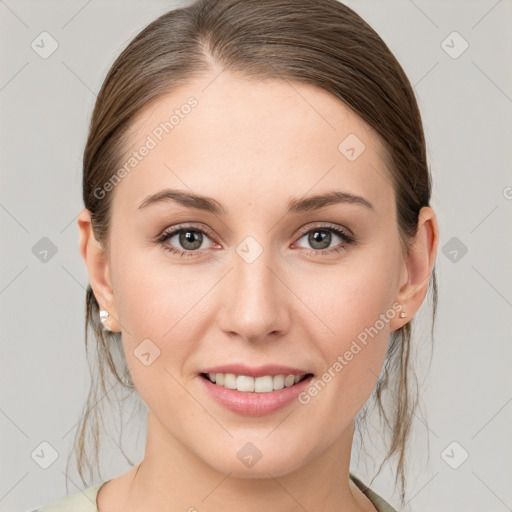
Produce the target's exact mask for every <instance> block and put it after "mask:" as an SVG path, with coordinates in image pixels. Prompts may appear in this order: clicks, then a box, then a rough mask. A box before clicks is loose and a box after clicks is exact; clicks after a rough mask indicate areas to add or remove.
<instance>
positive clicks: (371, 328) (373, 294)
mask: <svg viewBox="0 0 512 512" xmlns="http://www.w3.org/2000/svg"><path fill="white" fill-rule="evenodd" d="M368 268H369V270H365V271H360V272H358V271H355V270H354V268H353V267H352V268H350V267H349V266H347V267H346V269H345V268H344V269H342V270H340V271H337V272H331V273H329V274H327V273H325V274H318V275H316V276H315V279H308V280H307V282H304V283H303V284H302V286H301V287H300V288H299V293H300V295H299V296H300V297H301V298H302V299H303V301H304V303H305V304H307V305H308V307H309V308H310V309H311V311H313V312H314V313H315V315H314V316H311V314H309V317H310V318H311V320H310V321H309V327H308V329H309V333H308V334H309V337H310V339H311V340H313V343H314V345H315V347H316V349H317V350H319V351H320V353H321V359H322V363H323V364H324V365H325V367H324V369H323V371H322V374H321V375H319V376H317V377H318V378H319V379H320V380H321V381H322V383H319V384H318V385H317V386H315V388H316V390H315V389H312V388H310V391H311V394H310V398H311V401H313V400H317V399H316V398H314V396H316V395H317V394H318V396H320V395H322V396H323V398H320V401H323V402H324V403H326V404H330V405H331V406H332V409H331V411H334V410H337V411H338V412H339V414H341V415H343V416H345V415H347V414H348V415H349V416H350V415H352V414H353V415H354V416H355V415H356V414H357V412H358V411H359V409H360V408H361V407H362V406H363V405H364V403H365V402H366V400H367V399H368V398H369V396H370V395H371V392H372V390H373V388H374V386H375V384H376V382H377V379H378V375H379V374H380V372H381V369H382V365H383V363H384V360H385V356H386V351H387V347H388V341H389V335H390V331H391V328H390V323H391V321H392V319H393V318H394V317H395V316H396V315H397V314H398V313H397V312H396V310H395V309H394V308H393V307H392V304H393V298H394V290H393V287H392V286H390V278H391V277H392V276H390V269H389V268H388V269H387V271H384V269H382V268H379V267H376V266H373V267H368ZM313 285H314V287H313ZM319 290H321V292H320V291H319ZM303 324H304V322H303ZM308 394H309V393H308ZM304 400H305V402H306V401H307V400H308V397H305V398H304ZM335 423H336V422H335Z"/></svg>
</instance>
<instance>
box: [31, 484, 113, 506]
mask: <svg viewBox="0 0 512 512" xmlns="http://www.w3.org/2000/svg"><path fill="white" fill-rule="evenodd" d="M106 483H107V482H102V483H100V484H97V485H93V486H92V487H89V488H87V489H84V490H82V491H78V492H75V493H73V494H70V495H69V496H67V497H66V498H64V499H62V500H60V501H57V502H55V503H51V504H49V505H45V506H44V507H41V508H38V509H36V510H33V511H32V512H98V507H97V506H96V496H97V495H98V491H99V490H100V488H101V487H102V486H103V485H104V484H106Z"/></svg>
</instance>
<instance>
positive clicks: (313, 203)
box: [138, 189, 375, 216]
mask: <svg viewBox="0 0 512 512" xmlns="http://www.w3.org/2000/svg"><path fill="white" fill-rule="evenodd" d="M164 201H175V202H176V203H179V204H181V205H183V206H186V207H188V208H195V209H198V210H203V211H206V212H210V213H213V214H215V215H220V216H222V215H226V214H227V213H228V210H227V209H226V207H225V206H223V205H222V204H221V203H219V202H218V201H217V200H216V199H213V198H212V197H208V196H202V195H199V194H193V193H191V192H186V191H184V190H176V189H164V190H161V191H160V192H157V193H155V194H152V195H150V196H148V197H146V198H145V199H144V200H143V201H142V203H141V204H140V205H139V207H138V210H142V209H143V208H146V207H147V206H149V205H151V204H156V203H161V202H164ZM339 203H350V204H359V205H362V206H365V207H366V208H369V209H371V210H375V208H374V207H373V205H372V203H370V202H369V201H368V200H367V199H365V198H364V197H361V196H358V195H355V194H350V193H348V192H341V191H332V192H327V193H325V194H317V195H314V196H309V197H305V198H296V199H292V200H291V201H290V202H289V203H288V207H287V210H286V214H289V213H299V212H306V211H311V210H318V209H320V208H323V207H325V206H329V205H332V204H339Z"/></svg>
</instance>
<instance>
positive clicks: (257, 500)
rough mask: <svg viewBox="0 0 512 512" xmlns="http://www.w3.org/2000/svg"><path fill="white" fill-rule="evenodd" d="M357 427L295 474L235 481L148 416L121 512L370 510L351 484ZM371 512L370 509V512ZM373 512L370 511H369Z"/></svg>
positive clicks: (294, 472)
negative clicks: (142, 447) (139, 457)
mask: <svg viewBox="0 0 512 512" xmlns="http://www.w3.org/2000/svg"><path fill="white" fill-rule="evenodd" d="M353 433H354V424H353V423H351V424H350V425H349V427H348V428H347V429H346V430H345V431H344V432H343V433H342V435H341V436H340V437H339V438H338V439H336V440H335V441H334V442H333V443H332V444H331V445H330V446H329V448H328V449H327V450H325V451H324V452H323V453H321V454H319V455H317V456H316V457H312V456H311V458H309V457H308V455H307V454H305V457H306V459H305V460H302V461H301V465H300V466H298V467H297V468H296V469H294V470H292V471H289V472H287V471H285V470H283V471H282V473H284V474H278V473H277V471H275V472H274V473H272V472H271V471H265V475H267V476H264V475H260V476H259V477H258V478H251V477H236V476H233V475H232V474H231V473H232V472H230V473H228V474H225V473H222V472H220V471H217V470H216V469H214V468H213V467H212V466H211V465H208V464H207V463H205V461H204V460H203V459H201V458H200V457H198V456H197V455H196V454H194V453H192V452H191V451H190V450H189V449H188V448H187V447H186V446H184V445H183V444H181V443H180V442H179V441H177V440H176V439H175V438H174V437H173V436H172V435H171V434H170V433H169V432H168V431H166V430H165V429H164V428H163V426H162V425H161V424H160V422H159V421H158V420H157V418H156V417H155V416H154V415H153V414H152V413H151V412H149V413H148V435H147V440H146V452H145V456H144V459H143V461H142V463H141V464H140V465H139V467H138V468H137V471H136V472H134V475H135V476H134V478H133V480H132V482H131V485H130V487H129V492H128V495H127V499H126V503H125V505H124V507H123V510H125V511H130V510H142V509H143V510H145V511H146V512H151V511H157V510H163V509H165V510H167V511H169V512H175V511H176V512H177V511H184V510H186V511H190V512H195V511H201V510H208V511H210V512H217V511H218V512H220V511H222V512H235V511H237V512H238V511H239V510H240V508H241V506H240V504H241V503H243V507H242V508H243V509H244V510H246V511H248V512H260V511H261V510H265V511H266V512H274V511H275V512H278V511H279V512H283V511H285V512H286V511H290V512H291V511H296V510H299V509H300V510H308V511H311V512H313V511H322V512H339V511H341V510H343V511H345V512H355V511H361V510H363V507H364V506H365V505H367V503H365V502H364V501H363V500H364V498H363V497H362V494H361V493H359V496H356V495H355V492H354V491H356V492H357V488H356V487H355V486H354V485H353V484H351V483H349V465H350V453H351V447H352V439H353ZM367 509H368V508H367ZM370 510H372V509H370Z"/></svg>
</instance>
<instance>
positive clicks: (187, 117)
mask: <svg viewBox="0 0 512 512" xmlns="http://www.w3.org/2000/svg"><path fill="white" fill-rule="evenodd" d="M129 140H130V144H129V150H128V152H127V155H126V156H125V159H124V161H123V162H122V163H121V165H120V167H121V166H124V167H125V169H126V170H127V171H128V172H126V173H124V174H125V177H123V179H122V180H121V183H120V184H119V185H117V187H116V190H115V194H116V196H117V195H119V196H122V197H123V199H122V201H123V203H126V204H129V205H132V208H133V209H135V208H136V207H137V206H138V204H139V203H140V201H141V200H142V199H143V198H144V197H146V196H147V195H149V194H151V193H154V192H156V191H158V190H159V189H161V188H164V187H170V188H180V189H184V190H185V189H191V190H193V191H194V192H197V193H201V194H204V195H209V196H212V197H224V196H225V195H226V194H227V193H228V194H231V198H233V197H235V196H236V197H239V198H240V201H241V202H243V201H245V200H247V199H248V198H250V197H254V196H255V193H256V192H261V193H266V194H267V197H268V198H269V199H271V198H272V199H275V200H277V201H280V200H281V199H284V201H286V200H287V199H288V198H289V197H292V196H293V197H297V196H302V195H305V194H306V193H308V192H309V191H312V192H316V193H320V192H324V191H326V190H331V189H333V188H335V189H339V190H343V191H347V192H351V193H354V194H357V195H363V196H365V197H367V198H369V199H370V200H371V201H372V203H374V204H375V206H376V208H388V207H389V203H390V201H392V200H393V190H392V188H391V186H390V185H391V183H390V179H389V177H388V170H387V168H386V165H385V162H386V160H385V150H384V146H383V144H382V141H381V140H380V138H379V136H378V135H377V134H376V133H375V131H374V130H373V129H372V128H371V127H370V126H369V125H367V124H366V123H365V122H364V121H363V120H362V119H361V118H360V117H359V116H358V115H356V114H355V113H354V112H353V111H352V110H350V109H349V108H347V107H346V106H345V105H344V104H343V103H342V102H341V101H340V100H339V99H337V98H336V97H334V96H333V95H332V94H330V93H328V92H327V91H324V90H322V89H320V88H318V87H314V86H311V85H309V84H303V83H297V82H293V83H292V82H288V81H284V80H262V81H256V80H254V79H251V80H249V79H242V78H239V77H236V76H233V75H231V74H230V73H228V72H226V71H223V72H221V73H220V75H217V76H215V75H209V76H206V77H203V78H197V79H195V80H194V81H192V82H190V83H189V84H187V85H182V86H180V87H179V88H177V89H175V90H174V91H172V92H171V93H169V94H167V95H166V96H164V97H162V98H160V99H159V100H157V101H156V102H154V103H152V104H151V105H149V106H148V107H147V108H146V109H144V110H143V111H141V112H140V113H139V115H138V117H137V119H136V120H135V121H134V123H133V125H132V129H131V131H130V137H129ZM144 147H146V148H149V149H147V150H143V148H144ZM134 152H137V153H138V156H137V158H135V157H134V156H133V154H134ZM141 153H144V156H142V157H141ZM129 160H131V165H130V164H129ZM116 201H117V200H116Z"/></svg>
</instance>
